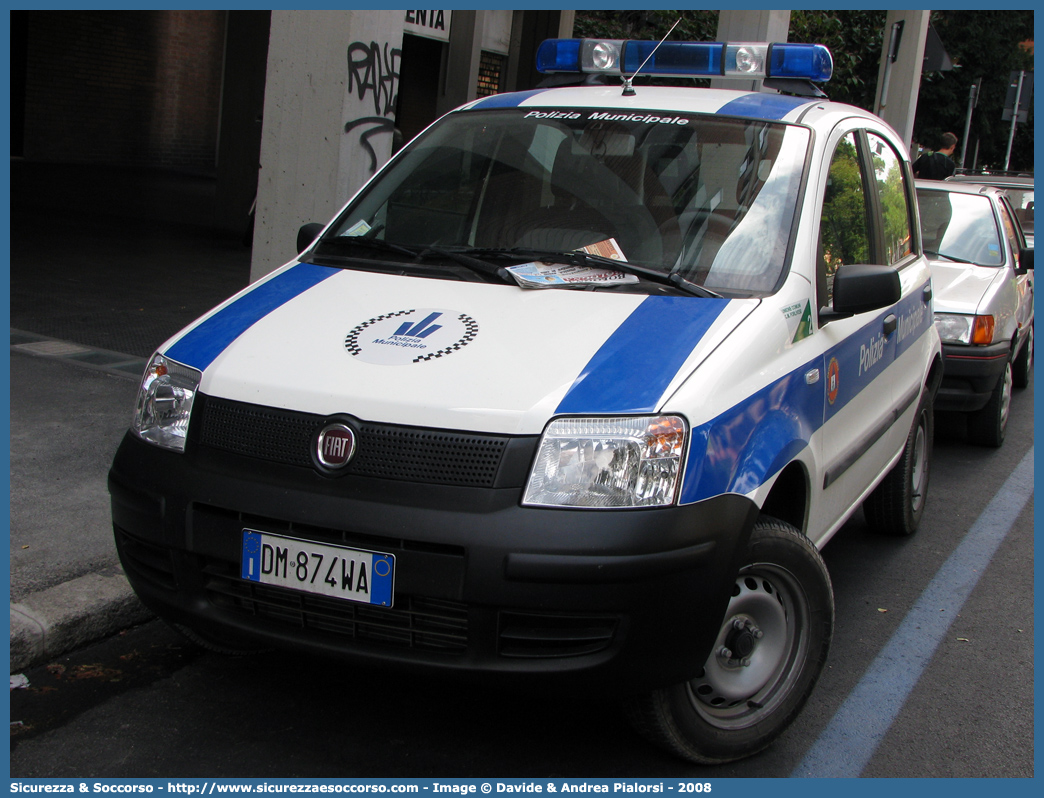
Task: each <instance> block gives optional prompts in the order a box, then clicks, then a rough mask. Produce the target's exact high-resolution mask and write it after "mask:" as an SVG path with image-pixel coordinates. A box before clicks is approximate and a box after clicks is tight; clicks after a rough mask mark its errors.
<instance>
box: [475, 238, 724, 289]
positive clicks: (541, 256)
mask: <svg viewBox="0 0 1044 798" xmlns="http://www.w3.org/2000/svg"><path fill="white" fill-rule="evenodd" d="M465 251H466V252H467V253H468V254H471V255H479V256H482V257H486V258H510V259H512V260H521V261H544V262H546V263H565V264H568V265H571V266H587V267H591V266H601V267H607V268H610V269H613V270H614V271H618V272H625V273H627V274H633V275H635V276H636V277H640V278H642V279H644V280H648V281H649V282H652V283H659V284H660V285H669V286H672V287H674V288H677V289H678V290H679V291H684V292H685V293H687V294H692V295H693V296H702V297H708V298H713V299H721V294H718V293H715V292H714V291H711V290H710V289H709V288H704V287H703V286H702V285H697V284H696V283H693V282H690V281H689V280H686V279H685V278H684V277H682V276H681V275H680V274H678V273H677V272H671V273H669V274H668V273H666V272H661V271H658V270H657V269H648V268H646V267H644V266H639V265H637V264H635V263H628V262H627V261H625V260H613V259H612V258H606V257H603V256H601V255H590V254H588V253H586V252H581V251H579V250H574V251H572V252H562V251H560V250H552V249H548V250H544V249H526V248H524V247H511V248H507V249H493V248H490V249H480V248H476V249H469V250H465Z"/></svg>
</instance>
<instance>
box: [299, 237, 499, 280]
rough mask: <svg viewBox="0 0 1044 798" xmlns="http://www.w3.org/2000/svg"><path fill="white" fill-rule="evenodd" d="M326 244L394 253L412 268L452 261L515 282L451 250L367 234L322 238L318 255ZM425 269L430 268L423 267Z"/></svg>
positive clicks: (487, 264) (490, 275) (496, 269)
mask: <svg viewBox="0 0 1044 798" xmlns="http://www.w3.org/2000/svg"><path fill="white" fill-rule="evenodd" d="M373 229H374V230H379V229H380V228H379V227H376V228H373ZM371 232H372V230H371ZM327 244H329V245H331V247H332V248H334V249H337V250H343V249H347V248H350V247H361V248H362V249H371V250H377V251H379V252H394V253H396V254H399V255H405V256H406V257H408V258H409V260H410V263H411V264H412V265H413V266H422V265H423V264H422V263H421V261H425V260H431V259H433V258H443V259H446V260H452V261H454V262H455V263H458V264H460V265H461V266H465V267H466V268H468V269H469V270H470V271H472V272H477V273H479V274H482V275H485V276H489V277H495V278H497V279H499V280H501V281H502V282H505V283H511V284H514V282H515V280H514V278H512V277H511V275H510V274H508V273H507V272H506V271H504V269H502V268H501V267H499V266H494V265H493V264H491V263H487V262H486V261H483V260H479V259H478V258H473V257H470V256H469V255H467V254H466V253H464V252H459V251H456V250H452V249H443V248H441V247H410V246H406V245H404V244H396V243H394V242H391V241H385V240H384V239H381V238H373V237H372V236H371V235H370V233H367V234H366V235H361V236H336V237H333V238H324V239H323V240H322V241H320V247H319V254H320V255H322V254H324V253H323V251H322V250H323V246H324V245H327ZM425 268H430V267H429V266H425Z"/></svg>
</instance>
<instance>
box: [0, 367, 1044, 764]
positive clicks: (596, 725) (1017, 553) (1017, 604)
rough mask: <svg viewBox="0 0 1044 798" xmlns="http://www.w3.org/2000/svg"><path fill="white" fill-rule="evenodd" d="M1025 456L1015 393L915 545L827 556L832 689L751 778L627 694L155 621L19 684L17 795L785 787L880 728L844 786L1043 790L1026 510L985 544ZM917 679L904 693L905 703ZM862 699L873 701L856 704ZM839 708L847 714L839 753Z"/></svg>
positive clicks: (946, 485)
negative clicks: (708, 782)
mask: <svg viewBox="0 0 1044 798" xmlns="http://www.w3.org/2000/svg"><path fill="white" fill-rule="evenodd" d="M1032 448H1033V389H1032V388H1030V389H1028V390H1026V391H1022V392H1018V393H1017V394H1016V397H1015V403H1014V409H1013V416H1012V420H1011V425H1010V428H1009V433H1008V440H1007V441H1006V443H1005V444H1004V446H1003V447H1002V448H1000V449H998V450H990V449H982V448H977V447H973V446H970V445H969V444H967V443H966V442H965V441H964V439H963V437H962V430H961V423H960V419H959V418H956V419H945V418H942V419H939V423H938V425H937V437H936V445H935V458H934V471H933V475H932V485H931V490H930V494H929V499H928V501H929V504H928V507H927V512H926V515H925V518H924V521H923V522H922V525H921V529H920V530H919V531H918V533H917V535H915V536H914V537H912V538H910V539H906V540H896V539H886V538H881V537H878V536H875V535H873V534H871V533H870V532H869V531H868V530H867V529H866V527H865V525H864V523H863V520H862V517H861V515H860V514H857V515H856V516H855V517H854V518H853V519H852V520H851V521H850V522H849V524H848V525H847V526H846V527H845V528H844V529H843V530H842V531H841V532H840V533H839V534H838V535H837V536H836V537H835V538H834V540H833V541H831V543H830V544H829V545H828V546H827V547H826V549H825V551H824V556H825V559H826V561H827V565H828V567H829V569H830V573H831V576H832V579H833V583H834V591H835V596H836V604H837V612H836V618H837V620H836V627H835V637H834V642H833V647H832V649H831V654H830V658H829V660H828V665H827V668H826V669H825V671H824V674H823V676H822V678H821V680H820V683H819V686H818V688H817V689H816V691H815V693H814V694H813V696H812V698H811V700H810V702H809V704H808V706H807V707H806V709H805V711H804V713H803V714H802V715H801V716H800V717H799V718H798V720H797V722H796V723H795V724H794V726H792V727H791V729H790V730H789V731H788V732H787V733H786V734H785V735H784V736H783V737H782V738H781V739H780V740H779V741H777V743H776V744H775V745H773V746H772V747H771V748H770V749H768V750H767V751H765V752H763V753H762V754H759V755H757V756H755V757H753V758H751V759H748V760H746V761H743V762H740V763H735V764H732V765H727V766H722V767H717V768H700V767H695V766H692V765H689V764H687V763H685V762H682V761H679V760H677V759H674V758H672V757H670V756H669V755H667V754H664V753H662V752H660V751H659V750H657V749H655V748H653V747H651V746H650V745H648V744H647V743H646V742H644V741H643V740H642V739H641V738H639V737H638V736H636V735H635V734H634V733H633V732H632V731H631V729H630V728H629V727H628V725H627V723H626V722H625V720H624V719H623V718H622V716H621V714H620V713H619V712H618V710H617V706H616V701H615V697H614V696H612V695H568V694H562V693H560V692H554V691H548V690H544V691H539V692H538V691H534V690H523V689H521V688H518V687H517V686H514V685H510V684H508V685H499V686H491V685H479V684H473V683H469V682H466V681H457V680H454V681H444V680H436V679H432V678H427V677H417V676H403V675H401V674H398V673H395V672H390V671H384V670H361V669H349V668H346V667H345V666H344V665H342V664H340V663H338V662H334V661H328V660H322V659H313V658H305V657H301V656H298V655H295V654H293V653H286V652H274V653H270V654H265V655H257V656H254V657H247V658H226V657H221V656H218V655H214V654H209V653H204V652H201V651H199V650H198V649H195V648H194V647H192V646H191V645H189V644H187V643H184V642H182V641H181V640H180V639H179V638H178V636H177V635H176V634H175V633H173V632H171V631H170V630H168V629H167V628H166V627H164V626H163V625H162V624H160V623H158V622H153V623H150V624H146V625H145V626H142V627H138V628H136V629H133V630H129V631H127V632H126V633H124V634H122V635H120V636H118V637H115V638H112V639H110V640H108V641H105V642H104V643H101V644H98V645H95V646H92V647H90V648H87V649H84V650H82V651H79V652H77V653H75V654H73V655H71V656H67V657H63V658H61V659H59V660H58V661H56V662H54V663H52V664H51V665H49V666H46V667H41V668H37V669H35V670H31V671H29V672H27V673H26V676H27V677H28V679H29V683H30V686H29V687H28V688H27V689H24V690H14V691H12V694H11V720H12V721H13V722H15V723H16V724H18V725H16V726H14V727H13V728H12V750H11V759H10V774H11V776H12V777H16V778H24V777H53V778H56V777H79V778H86V777H122V778H152V777H182V778H203V777H209V778H222V777H224V778H261V777H264V778H300V777H340V778H361V777H374V776H378V777H402V778H406V777H412V778H435V777H443V778H445V777H487V776H488V777H514V778H525V777H534V778H552V777H570V776H573V777H600V778H612V777H663V778H670V777H676V776H677V777H684V776H691V777H698V778H701V779H704V778H706V779H711V778H713V779H718V778H726V777H744V778H750V777H786V776H790V775H794V774H795V772H796V771H800V770H801V767H802V766H803V763H806V762H807V761H808V757H810V756H811V754H813V753H814V752H817V751H820V752H822V751H823V750H826V751H827V755H826V760H827V761H828V762H830V761H833V760H836V761H838V762H840V761H841V760H842V759H843V758H844V756H845V755H844V754H843V750H842V749H844V747H845V746H846V745H847V744H849V743H850V742H851V740H852V738H854V737H858V734H859V733H860V732H861V731H862V730H864V729H866V728H871V727H873V726H874V724H879V725H882V724H883V725H882V729H883V731H882V736H881V739H880V740H879V741H878V742H875V744H874V745H873V746H872V747H871V748H870V750H869V752H868V753H867V759H866V761H865V763H862V764H858V765H856V766H855V768H856V769H855V771H854V772H849V773H847V775H853V776H855V775H862V776H872V777H921V776H935V777H965V778H974V777H1032V776H1033V775H1034V768H1033V765H1034V748H1033V739H1034V737H1033V732H1034V726H1033V707H1034V703H1033V634H1034V618H1033V499H1032V497H1030V499H1029V501H1028V503H1026V504H1025V505H1024V506H1023V505H1022V504H1019V505H1018V507H1017V508H1016V511H1015V512H1014V513H1013V518H1012V519H1009V520H1010V521H1011V523H1010V529H1009V528H1008V522H1007V521H1006V522H1004V525H1003V528H1001V525H1000V524H999V523H998V522H997V521H996V518H995V516H992V515H989V514H987V516H986V518H987V519H988V520H989V523H986V524H981V523H980V524H979V525H976V522H977V520H978V519H980V517H982V516H983V513H984V512H986V511H988V510H989V508H990V507H992V506H994V505H991V504H990V502H991V500H993V499H994V497H995V496H997V494H998V492H1001V498H1000V500H999V501H1001V503H1002V504H1003V503H1004V502H1003V499H1004V496H1005V493H1004V492H1003V491H1001V489H1002V487H1003V486H1004V485H1005V483H1006V481H1007V480H1008V479H1009V477H1010V476H1011V475H1012V474H1013V473H1014V474H1016V475H1018V474H1020V473H1022V474H1025V473H1026V471H1027V468H1028V466H1027V463H1028V461H1025V460H1024V458H1025V456H1026V455H1027V453H1030V452H1031V451H1032ZM1031 476H1032V475H1031ZM984 526H985V528H986V531H987V532H988V533H990V534H993V535H994V536H995V537H996V539H997V540H999V545H998V547H997V548H996V551H995V552H993V553H992V557H988V558H987V559H986V560H983V561H982V562H981V563H976V562H975V561H974V560H971V561H967V562H964V564H963V565H962V564H961V562H962V561H960V560H958V565H957V566H956V567H957V568H958V571H959V575H960V576H961V578H964V577H971V579H972V583H974V588H973V589H970V594H969V595H968V596H967V600H965V596H964V595H963V594H962V593H961V590H960V588H959V586H958V581H959V580H958V579H955V578H954V577H953V573H954V572H953V570H952V567H953V566H951V565H949V564H948V563H947V560H948V558H950V557H951V555H953V554H954V552H958V554H959V553H960V551H961V550H962V549H961V548H960V547H961V544H962V541H964V540H965V538H966V536H967V535H968V533H969V530H973V529H979V530H981V529H983V528H984ZM987 562H988V565H987ZM948 569H950V570H948ZM961 569H963V571H962V570H961ZM970 572H974V573H970ZM933 580H934V581H933ZM929 589H931V590H934V592H927V593H926V590H929ZM922 596H927V597H929V599H928V600H930V601H931V602H934V604H930V612H932V613H934V612H935V606H936V605H938V612H939V613H942V614H943V616H944V617H946V618H947V623H948V625H947V624H943V627H942V628H943V632H942V633H941V634H940V637H939V639H938V641H937V642H938V645H937V646H936V645H935V642H934V641H933V640H931V639H930V638H931V631H930V629H929V628H928V627H929V626H930V624H927V623H924V624H922V623H921V621H919V620H918V618H919V617H920V616H918V615H917V612H918V607H919V606H920V607H921V611H922V612H923V611H924V607H923V606H922V605H919V604H918V601H919V599H921V598H922ZM904 619H911V625H904ZM893 635H894V636H895V637H893ZM925 646H927V651H928V654H927V655H926V656H925V658H924V661H923V662H922V663H921V664H920V665H918V664H917V663H916V662H914V663H913V664H911V665H908V666H907V667H906V668H905V670H904V671H903V674H902V675H901V678H900V677H897V676H895V674H894V672H888V671H886V672H885V673H891V675H890V676H886V677H885V678H884V679H883V680H881V681H879V682H877V683H875V682H874V681H873V678H872V677H873V675H874V674H875V673H876V672H878V671H877V669H878V668H879V666H880V662H881V660H878V657H879V655H881V654H882V652H885V654H886V656H885V657H884V659H885V660H887V659H888V658H889V657H892V656H893V654H894V652H895V651H898V652H899V657H900V658H902V655H903V654H904V653H906V652H909V651H912V650H915V649H918V648H919V647H925ZM889 652H891V653H889ZM868 669H869V670H868ZM868 679H869V682H868ZM903 680H908V681H909V687H910V689H909V692H908V693H901V691H900V693H901V694H900V695H899V698H895V693H896V689H893V688H897V685H898V684H899V683H900V682H902V681H903ZM868 685H869V686H868ZM861 693H862V694H864V695H869V700H868V701H864V702H863V703H861V704H860V703H859V702H858V701H857V700H855V699H856V698H857V697H858V696H859V695H860V694H861ZM846 702H847V703H846ZM890 702H891V703H890ZM846 707H854V709H853V710H852V712H853V713H854V714H851V715H846V716H843V717H846V718H847V720H846V721H845V724H847V725H844V726H843V727H842V729H841V733H840V735H839V736H836V737H832V736H831V734H832V731H831V730H832V729H834V728H835V727H834V726H833V725H832V721H833V720H834V718H835V716H837V715H838V713H839V711H843V710H844V709H845V708H846ZM890 707H891V709H890ZM833 733H835V734H836V731H835V732H833ZM798 775H800V773H798Z"/></svg>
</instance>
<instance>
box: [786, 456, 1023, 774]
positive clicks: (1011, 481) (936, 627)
mask: <svg viewBox="0 0 1044 798" xmlns="http://www.w3.org/2000/svg"><path fill="white" fill-rule="evenodd" d="M1032 496H1033V449H1032V448H1030V450H1029V451H1028V452H1027V453H1026V455H1025V457H1023V458H1022V462H1020V463H1019V465H1018V466H1017V467H1016V468H1015V470H1014V471H1013V472H1012V473H1011V475H1010V476H1009V477H1008V479H1007V481H1006V482H1005V483H1004V485H1002V486H1001V489H1000V490H999V491H997V493H996V495H995V496H994V497H993V499H992V500H990V503H989V504H988V505H987V506H986V509H985V510H984V511H983V513H982V515H980V516H979V518H978V520H976V522H975V524H974V525H973V526H972V528H971V529H969V530H968V533H967V534H966V535H965V536H964V539H963V540H962V541H961V543H960V545H959V546H958V547H957V548H956V549H955V550H954V552H953V553H952V554H951V555H950V557H949V559H947V560H946V562H945V563H943V566H942V568H940V569H939V571H938V573H936V575H935V577H934V578H933V579H932V581H931V582H930V583H929V585H928V587H926V588H925V590H924V592H923V593H921V597H920V598H919V599H918V600H917V603H916V604H915V605H914V606H913V608H912V609H911V610H910V612H909V613H907V615H906V617H905V618H904V619H903V622H902V623H901V624H900V626H899V628H898V629H897V630H896V631H895V634H893V635H892V639H891V640H889V641H888V644H887V645H886V646H885V647H884V648H883V649H882V650H881V653H880V654H878V655H877V658H876V659H875V660H874V661H873V663H872V664H871V665H870V667H869V668H868V669H867V671H866V673H865V674H864V675H863V678H862V679H861V680H860V682H859V684H857V685H856V687H855V689H854V690H853V691H852V692H851V693H850V694H849V696H848V698H846V699H845V702H844V703H843V704H842V705H841V707H840V708H839V709H838V711H837V714H835V715H834V717H833V719H832V720H831V721H830V723H829V724H828V725H827V727H826V728H825V729H824V730H823V733H822V734H820V735H819V739H817V740H816V742H815V743H814V744H813V745H812V747H811V748H810V749H809V751H808V753H806V754H805V758H804V759H803V760H802V761H801V763H800V764H799V765H798V766H797V767H796V768H795V769H794V771H793V772H792V773H791V774H790V775H791V777H792V778H825V777H840V778H855V777H858V776H859V774H860V773H862V772H863V769H864V768H865V767H866V765H867V763H868V762H869V761H870V758H871V757H872V756H873V755H874V752H875V751H876V750H877V747H878V746H879V745H880V744H881V741H882V740H884V737H885V735H886V734H887V733H888V729H889V728H890V727H891V725H892V723H893V722H894V721H895V719H896V717H898V715H899V712H900V711H901V710H902V708H903V704H904V703H905V702H906V698H907V696H909V694H910V691H911V690H913V688H914V685H916V684H917V682H918V680H919V679H920V678H921V674H923V673H924V671H925V669H926V668H927V667H928V663H929V662H930V660H931V658H932V655H933V654H934V653H935V649H936V648H938V646H939V643H941V642H942V640H943V637H944V636H945V635H946V632H947V630H948V629H949V628H950V625H951V624H952V623H953V621H954V619H956V617H957V613H958V612H959V611H960V609H961V607H962V606H963V605H964V602H965V601H967V599H968V597H969V596H970V595H971V592H972V590H973V589H974V588H975V585H976V584H977V583H978V581H979V577H980V576H981V575H982V573H983V571H985V569H986V566H987V565H989V563H990V560H991V559H992V558H993V555H994V554H995V553H996V551H997V548H998V547H999V546H1000V544H1001V542H1002V541H1003V540H1004V538H1005V537H1006V536H1007V534H1008V532H1009V531H1010V530H1011V527H1012V525H1013V524H1014V523H1015V520H1016V519H1017V518H1018V517H1019V515H1020V514H1021V513H1022V510H1023V508H1024V507H1025V506H1026V503H1027V502H1028V501H1029V500H1030V498H1031V497H1032ZM943 607H944V608H947V610H948V611H947V612H940V611H939V609H940V608H943Z"/></svg>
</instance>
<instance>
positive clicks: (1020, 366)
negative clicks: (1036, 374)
mask: <svg viewBox="0 0 1044 798" xmlns="http://www.w3.org/2000/svg"><path fill="white" fill-rule="evenodd" d="M1023 336H1025V341H1024V342H1023V344H1022V349H1020V350H1019V355H1018V357H1016V358H1015V362H1014V363H1013V364H1012V367H1011V384H1012V385H1013V386H1015V387H1016V388H1029V384H1030V380H1031V379H1032V378H1033V325H1032V324H1031V325H1030V326H1029V327H1027V328H1026V330H1025V332H1023Z"/></svg>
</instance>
